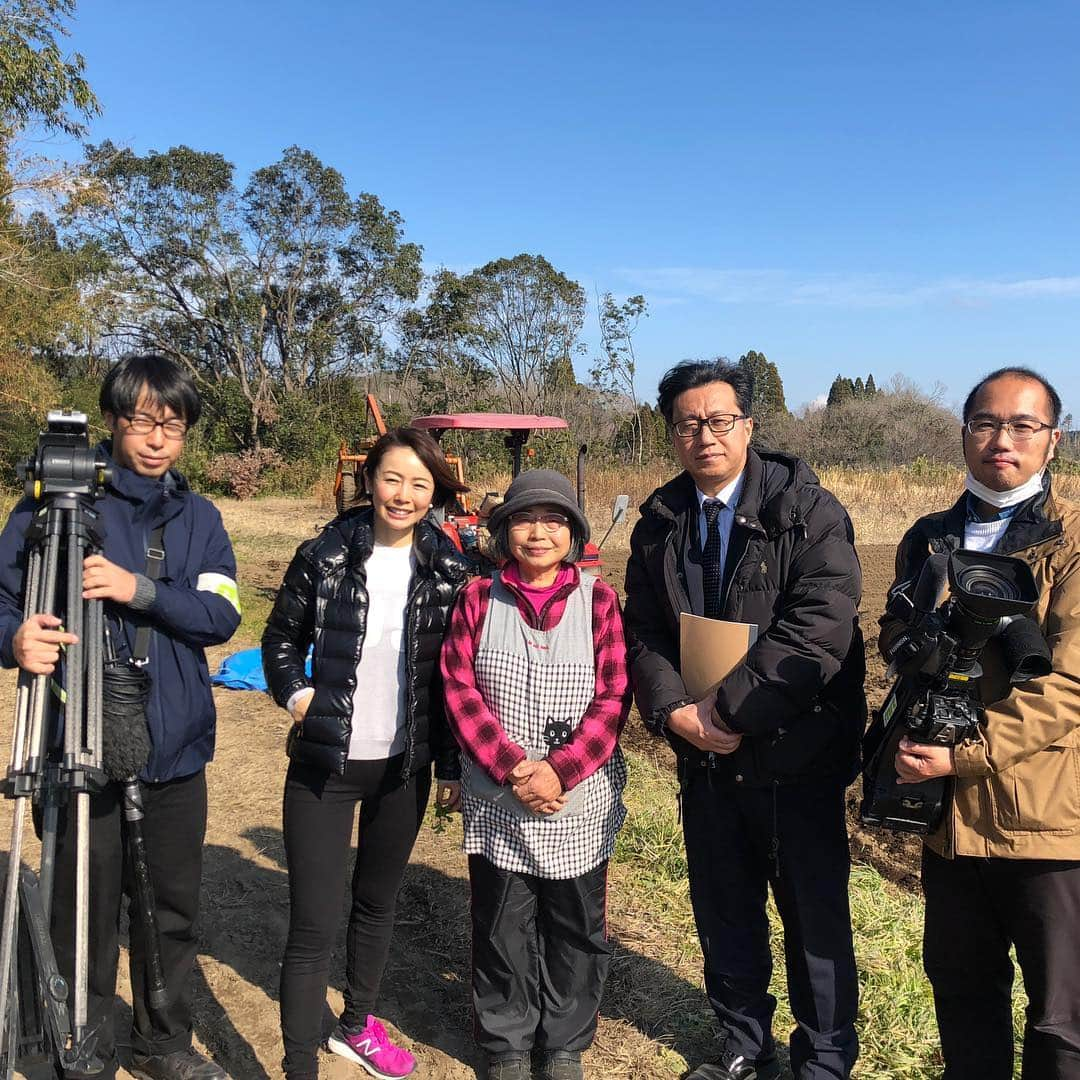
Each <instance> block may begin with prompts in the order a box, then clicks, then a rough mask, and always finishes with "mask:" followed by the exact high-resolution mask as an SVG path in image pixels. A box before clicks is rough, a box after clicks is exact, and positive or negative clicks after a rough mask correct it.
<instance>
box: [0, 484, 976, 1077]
mask: <svg viewBox="0 0 1080 1080" xmlns="http://www.w3.org/2000/svg"><path fill="white" fill-rule="evenodd" d="M661 479H663V477H662V476H661V475H659V473H657V472H655V471H650V470H642V471H640V472H630V471H624V472H621V473H604V472H600V473H598V474H596V475H593V476H591V477H590V485H589V490H588V500H589V513H590V518H591V520H592V521H593V525H594V530H596V532H597V536H601V535H603V532H604V530H605V529H606V527H607V523H608V515H607V508H608V507H609V506H610V504H611V501H612V500H613V498H614V496H615V495H616V494H617V493H619V492H620V491H626V493H627V494H629V495H630V496H631V505H632V507H635V508H636V506H637V504H638V503H639V502H641V501H642V500H643V499H644V498H645V496H646V495H647V494H648V492H649V491H650V490H651V489H652V487H653V486H655V484H656V483H657V482H658V481H660V480H661ZM823 479H824V481H825V483H826V484H827V486H829V487H830V488H831V489H832V490H834V491H835V492H836V494H837V495H838V496H840V498H841V499H842V501H844V502H845V503H846V504H847V505H848V506H849V508H850V509H851V510H852V516H853V518H854V520H855V523H856V529H857V532H858V535H859V543H860V556H861V558H862V561H863V565H864V575H865V590H866V592H865V597H864V602H863V612H864V625H865V628H866V632H867V637H868V647H869V650H870V653H871V656H873V655H874V653H873V644H874V639H875V629H876V617H877V614H878V613H879V612H880V610H881V606H882V602H883V599H884V592H885V589H886V588H887V586H888V584H889V581H890V579H891V560H892V552H893V549H894V546H895V543H896V540H897V539H898V538H899V535H900V534H901V532H902V530H903V528H905V527H906V525H907V524H909V523H910V521H911V520H912V519H913V518H914V517H915V516H917V514H918V513H919V512H921V511H923V510H925V509H926V508H928V507H937V506H944V505H947V504H948V503H950V502H951V501H953V499H955V497H956V495H957V493H958V491H959V488H960V477H959V474H950V475H949V476H948V477H941V476H938V477H935V478H934V482H932V483H931V482H927V483H925V484H924V483H920V482H917V481H918V480H919V479H920V478H918V477H911V476H906V475H902V474H886V475H881V476H870V477H867V476H858V475H845V474H843V473H839V472H835V473H834V472H830V473H828V474H827V475H826V476H825V477H824V478H823ZM500 484H505V478H498V477H492V478H490V479H489V480H487V481H486V482H481V483H478V484H476V485H475V486H476V488H477V489H478V490H485V489H487V488H489V487H490V488H492V489H495V488H496V487H497V486H499V485H500ZM218 505H219V506H220V508H221V511H222V514H223V516H224V519H225V523H226V526H227V528H228V529H229V531H230V533H231V535H232V537H233V541H234V545H235V548H236V552H237V557H238V561H239V565H240V574H241V582H242V599H243V603H244V609H245V618H244V622H243V624H242V626H241V629H240V632H239V634H238V635H237V638H236V640H235V641H234V642H232V643H231V644H230V646H228V647H223V648H219V649H215V650H213V652H212V655H211V666H212V668H213V667H216V665H217V663H218V662H220V660H221V659H222V658H223V657H224V656H225V655H227V654H228V653H229V652H230V651H232V650H233V649H235V648H240V647H244V646H250V645H254V644H256V643H257V641H258V638H259V634H260V632H261V628H262V624H263V622H264V620H265V617H266V614H267V611H268V610H269V605H270V604H271V602H272V598H273V595H274V590H275V589H276V587H277V585H278V583H279V582H280V579H281V576H282V573H283V571H284V568H285V566H286V565H287V562H288V559H289V558H290V556H291V554H292V552H293V550H294V548H295V547H296V545H297V543H299V542H300V541H301V540H303V539H305V538H306V537H309V536H312V535H314V533H315V531H316V530H317V529H318V528H319V527H320V526H321V525H322V524H323V523H324V522H326V521H327V520H328V519H329V517H330V516H331V508H330V500H329V498H328V488H324V489H323V490H322V491H321V492H317V493H316V494H315V495H314V496H313V497H311V498H307V499H286V498H274V499H265V500H258V501H253V502H244V503H241V502H236V501H233V500H221V501H219V503H218ZM635 517H636V509H635V510H634V511H633V513H632V514H631V520H630V521H629V522H627V523H626V524H623V525H620V526H617V527H616V529H615V530H614V531H613V533H612V536H611V539H610V540H609V542H608V545H607V547H606V548H605V551H604V557H605V562H606V564H607V573H608V576H609V579H610V580H611V581H612V583H613V584H614V585H615V586H616V587H617V588H620V589H621V587H622V584H623V580H622V578H623V570H624V567H625V560H626V554H627V545H628V539H629V534H630V528H631V527H632V524H633V520H634V518H635ZM13 686H14V680H13V678H12V677H11V675H10V673H5V675H4V676H3V679H2V682H0V738H5V739H6V735H5V734H4V732H6V730H7V725H8V723H9V722H10V715H11V706H12V700H13ZM884 687H885V682H884V673H883V672H882V671H881V668H880V665H877V664H874V665H873V667H872V673H871V677H870V686H869V690H870V693H871V696H872V697H880V695H881V694H882V693H883V691H884ZM216 697H217V703H218V710H219V723H218V750H217V757H216V759H215V761H214V763H213V764H212V765H211V766H210V768H209V770H208V777H209V783H210V799H211V803H210V827H209V832H208V835H207V841H206V864H205V878H204V914H203V918H202V928H201V953H200V959H199V964H198V971H197V975H196V979H195V1001H196V1038H197V1041H198V1042H199V1043H200V1044H201V1045H202V1046H203V1047H204V1048H206V1050H207V1051H208V1052H209V1053H211V1054H212V1055H213V1056H214V1057H215V1058H216V1059H217V1060H218V1061H220V1062H221V1064H222V1065H223V1066H224V1067H225V1068H226V1069H227V1070H228V1072H229V1074H230V1075H231V1076H232V1077H234V1078H236V1080H265V1078H278V1077H280V1076H281V1071H280V1067H279V1062H280V1057H281V1043H280V1036H279V1031H278V1017H277V981H278V971H279V966H278V963H279V959H280V955H281V949H282V944H283V941H284V935H285V929H286V925H287V915H288V911H287V908H288V902H287V891H286V877H285V871H284V856H283V850H282V841H281V822H280V802H281V790H282V782H283V777H284V772H285V764H286V761H285V755H284V752H283V746H284V738H285V734H286V731H287V728H288V722H287V718H286V716H285V714H284V713H283V712H282V711H281V710H279V709H277V708H276V707H274V705H273V704H272V703H271V702H270V701H269V700H268V699H267V698H266V697H265V696H264V695H261V694H257V693H252V692H231V691H217V693H216ZM626 744H627V747H628V756H629V759H630V767H631V785H630V789H629V791H628V802H629V804H630V808H631V814H630V817H629V820H628V824H627V826H626V828H625V829H624V831H623V834H622V836H621V838H620V844H619V848H618V852H617V854H616V857H615V859H614V860H613V864H612V869H611V879H610V880H611V887H610V903H609V923H610V929H611V933H612V936H613V938H614V940H615V943H616V953H615V960H614V964H613V967H612V975H611V979H610V982H609V984H608V987H607V993H606V996H605V1001H604V1006H603V1009H602V1015H601V1022H600V1029H599V1034H598V1038H597V1041H596V1045H595V1046H594V1048H593V1049H592V1050H591V1051H590V1053H589V1055H588V1058H587V1065H588V1069H589V1072H590V1075H592V1076H595V1077H610V1078H612V1080H621V1078H636V1080H645V1078H650V1077H676V1076H678V1075H679V1074H680V1073H681V1072H682V1071H683V1070H685V1068H686V1066H687V1063H691V1062H695V1061H697V1060H700V1058H701V1057H702V1056H704V1055H707V1054H708V1053H709V1052H710V1050H711V1042H712V1031H713V1025H712V1021H711V1016H710V1010H709V1008H708V1005H707V1002H706V1000H705V997H704V994H703V991H702V988H701V972H700V955H699V952H698V946H697V940H696V937H695V934H694V928H693V920H692V916H691V914H690V907H689V900H688V894H687V887H686V879H685V861H684V854H683V851H682V840H681V833H680V829H679V826H678V821H677V816H676V807H675V800H674V781H673V777H672V774H671V769H670V760H669V756H668V754H667V752H666V750H663V749H660V748H658V747H657V746H656V744H655V743H653V742H651V741H650V740H648V739H646V738H645V737H643V736H642V734H641V730H640V725H639V722H638V720H637V718H636V716H635V717H632V718H631V722H630V725H629V727H628V731H627V738H626ZM853 797H854V796H853ZM0 814H2V815H3V819H2V820H0V844H2V845H3V846H4V847H5V848H6V846H7V836H8V826H7V805H6V804H5V806H3V807H0ZM915 850H916V849H915V847H914V845H912V844H910V843H899V844H897V843H895V842H893V841H891V839H890V838H887V837H886V838H883V837H881V836H880V835H878V836H874V835H867V834H866V833H864V832H863V831H862V830H859V829H854V830H853V852H854V853H855V856H856V859H857V866H856V868H855V873H854V876H853V882H852V899H853V909H854V918H855V922H856V936H857V949H858V954H859V962H860V969H861V978H862V1002H863V1005H862V1016H861V1038H862V1043H863V1057H862V1060H861V1062H860V1065H859V1067H858V1071H857V1073H856V1075H857V1076H858V1077H860V1078H862V1080H878V1078H881V1080H884V1078H896V1080H908V1078H910V1080H922V1078H927V1080H929V1078H930V1077H932V1076H934V1075H937V1073H938V1071H939V1070H938V1068H937V1061H936V1049H935V1039H934V1035H935V1032H934V1025H933V1014H932V1006H931V1004H930V1001H929V995H928V993H927V990H926V986H925V981H924V979H923V977H922V974H921V970H920V966H919V960H918V950H919V935H920V930H921V917H920V911H919V899H918V896H917V892H916V891H913V889H912V885H913V882H914V878H913V875H912V866H913V856H914V853H915ZM897 883H899V884H897ZM342 904H343V908H342V911H343V915H344V911H345V908H344V904H345V897H344V896H343V897H342ZM468 938H469V924H468V895H467V882H466V874H465V863H464V858H463V856H462V855H461V853H460V824H459V823H458V822H457V821H456V820H450V821H444V820H438V821H437V820H435V818H434V817H433V816H431V817H429V820H428V823H427V825H426V826H425V828H424V829H423V830H422V831H421V834H420V838H419V841H418V843H417V846H416V849H415V852H414V856H413V860H412V864H411V866H410V868H409V871H408V873H407V875H406V878H405V881H404V885H403V888H402V892H401V897H400V902H399V909H398V917H397V930H396V934H395V944H394V949H393V953H392V956H391V960H390V964H389V967H388V970H387V973H386V978H385V981H384V990H383V995H382V999H381V1001H380V1005H379V1011H380V1013H381V1014H382V1015H383V1016H385V1017H386V1018H388V1020H389V1021H390V1022H391V1026H392V1027H393V1028H395V1029H396V1031H397V1033H398V1034H399V1035H400V1037H401V1038H402V1039H403V1041H404V1042H405V1043H406V1044H407V1045H408V1046H409V1047H410V1048H412V1049H413V1050H414V1052H415V1053H416V1054H417V1057H418V1059H419V1062H420V1066H419V1070H418V1074H417V1075H420V1076H425V1077H431V1078H433V1080H457V1078H465V1077H471V1076H473V1075H475V1072H474V1070H475V1068H476V1067H477V1066H478V1065H479V1060H478V1058H477V1056H476V1055H475V1054H474V1051H473V1048H472V1044H471V1037H470V1015H469V995H468V957H469V940H468ZM338 944H339V947H338V951H337V954H336V958H335V968H334V973H333V976H332V984H331V988H330V992H329V995H328V1008H327V1022H328V1023H329V1020H330V1017H331V1010H333V1009H337V1008H339V1007H340V1004H341V987H342V971H341V964H342V962H343V956H344V948H343V935H342V939H341V940H339V943H338ZM775 944H776V947H777V950H778V951H777V958H778V960H779V958H780V957H781V955H782V954H781V953H780V952H779V942H778V941H777V942H776V943H775ZM782 970H783V967H782V962H780V963H778V966H777V972H778V983H779V987H778V996H779V997H780V1007H779V1010H778V1015H777V1029H776V1030H777V1034H778V1036H780V1038H781V1039H783V1036H784V1034H785V1033H786V1031H787V1030H789V1026H790V1023H791V1019H790V1014H789V1012H788V1010H787V1005H786V1000H785V996H784V992H783V979H782ZM122 992H126V991H125V990H124V988H123V987H122ZM122 1011H123V1013H124V1015H123V1016H122V1017H121V1019H120V1023H121V1025H123V1024H125V1023H128V1022H129V1017H130V1011H129V1010H127V1008H126V1006H124V1007H123V1008H122ZM125 1075H126V1074H125ZM322 1075H323V1076H324V1077H328V1078H332V1080H346V1078H347V1077H352V1078H356V1077H358V1076H359V1075H360V1073H359V1072H358V1071H357V1070H356V1068H355V1067H353V1066H350V1065H348V1064H347V1063H345V1062H343V1061H341V1060H340V1059H337V1058H334V1057H332V1056H330V1055H324V1057H323V1072H322Z"/></svg>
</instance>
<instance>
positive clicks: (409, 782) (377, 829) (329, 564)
mask: <svg viewBox="0 0 1080 1080" xmlns="http://www.w3.org/2000/svg"><path fill="white" fill-rule="evenodd" d="M364 475H365V479H366V481H367V488H368V490H369V491H370V492H371V497H372V505H371V506H370V507H365V508H363V509H359V510H353V511H349V512H347V513H345V514H343V515H341V516H340V517H338V518H337V519H335V520H334V521H333V522H331V523H330V525H328V526H327V527H326V529H325V530H324V531H323V532H322V534H321V535H319V536H318V537H316V538H315V539H314V540H309V541H307V542H306V543H304V544H301V545H300V547H299V548H298V549H297V552H296V555H295V556H294V557H293V560H292V563H291V564H290V566H289V569H288V570H287V571H286V574H285V580H284V581H283V582H282V585H281V589H280V591H279V592H278V596H277V600H276V602H275V604H274V610H273V612H272V613H271V615H270V619H269V621H268V622H267V625H266V631H265V632H264V634H263V640H262V649H263V666H264V668H265V670H266V678H267V683H268V684H269V687H270V692H271V693H272V694H273V697H274V700H275V701H277V703H278V704H279V705H281V706H282V707H283V708H286V709H288V710H289V712H290V714H291V715H292V717H293V721H294V726H293V730H292V732H291V733H290V737H289V743H288V747H289V757H290V763H289V771H288V775H287V776H286V780H285V803H284V833H285V855H286V859H287V862H288V868H289V899H290V918H289V938H288V942H287V944H286V946H285V957H284V961H283V963H282V970H281V1030H282V1037H283V1039H284V1042H285V1060H284V1062H283V1065H282V1067H283V1069H284V1070H285V1075H286V1077H287V1078H289V1080H317V1077H318V1060H317V1056H316V1055H317V1050H318V1045H319V1041H320V1024H321V1019H322V1012H323V1008H324V1004H325V1001H326V985H327V979H328V974H329V966H330V952H331V949H332V947H333V943H334V940H335V938H336V936H337V930H338V925H339V923H338V920H339V917H340V910H341V908H340V903H341V889H342V886H343V884H344V878H345V869H346V853H347V851H348V848H349V843H350V839H351V837H352V830H353V824H354V820H355V817H356V807H357V804H359V805H360V828H359V835H358V839H357V848H356V863H355V867H354V870H353V877H352V895H353V903H352V909H351V911H350V914H349V928H348V936H347V950H346V969H345V974H346V992H345V1011H344V1013H343V1014H342V1016H341V1020H340V1023H339V1025H338V1027H337V1028H336V1029H335V1031H334V1033H333V1034H332V1035H331V1036H330V1040H329V1045H330V1049H331V1050H333V1051H334V1052H335V1053H337V1054H340V1055H341V1056H342V1057H345V1058H347V1059H348V1060H350V1061H353V1062H355V1063H357V1064H360V1065H362V1066H363V1067H364V1068H366V1069H367V1070H368V1071H369V1072H374V1074H375V1075H377V1076H383V1077H400V1076H406V1075H408V1074H409V1073H410V1072H412V1070H413V1068H414V1067H415V1061H414V1059H413V1057H412V1055H411V1054H410V1053H408V1051H406V1050H403V1049H401V1048H399V1047H397V1046H394V1045H393V1043H391V1042H390V1040H389V1038H388V1037H387V1034H386V1031H385V1029H384V1028H383V1026H382V1024H380V1023H379V1021H378V1020H376V1019H375V1017H374V1016H372V1015H370V1013H371V1010H372V1009H373V1008H374V1006H375V999H376V996H377V995H378V990H379V983H380V981H381V979H382V972H383V968H384V966H385V963H386V957H387V954H388V952H389V948H390V936H391V933H392V930H393V919H394V903H395V899H396V896H397V891H398V887H399V885H400V883H401V875H402V873H403V872H404V870H405V866H406V864H407V863H408V861H409V854H410V852H411V851H412V846H413V843H414V841H415V839H416V834H417V831H418V830H419V828H420V822H421V820H422V818H423V815H424V810H425V808H426V806H427V800H428V794H429V791H430V788H431V763H432V761H434V762H435V771H436V775H437V777H438V780H439V783H438V791H437V793H436V800H437V802H438V803H439V805H441V806H443V807H444V808H446V809H453V808H454V807H456V805H457V803H458V800H459V797H460V790H459V786H458V777H459V775H460V774H459V766H458V757H457V746H456V744H455V742H454V739H453V736H452V735H451V734H450V731H449V729H448V727H447V725H446V720H445V718H444V715H443V701H442V680H441V677H440V671H439V653H440V649H441V646H442V639H443V636H444V634H445V631H446V626H447V623H448V622H449V618H450V611H451V608H452V607H453V604H454V600H455V598H456V596H457V593H458V590H459V589H460V588H461V586H462V585H463V584H464V583H465V581H466V579H467V577H468V574H469V563H468V561H467V560H466V559H464V558H463V557H462V556H461V555H460V554H458V552H457V551H456V549H455V548H454V546H453V544H452V543H451V542H450V540H449V539H448V538H447V536H446V535H445V534H444V533H443V532H442V530H441V529H440V528H439V527H438V524H437V523H436V522H435V521H434V520H433V519H432V518H431V517H429V516H428V511H429V509H431V508H432V507H440V506H444V505H445V504H446V503H447V502H449V501H450V500H451V499H452V498H453V497H454V495H455V494H457V493H458V492H460V491H462V490H464V488H463V485H462V484H460V483H459V481H458V480H457V478H456V477H455V476H454V475H453V473H452V472H451V471H450V469H449V468H448V466H447V464H446V461H445V459H444V458H443V456H442V452H441V450H440V449H439V446H438V444H437V443H436V442H435V441H434V440H433V439H432V438H431V437H430V436H429V435H427V434H426V433H425V432H423V431H419V430H417V429H416V428H397V429H395V430H393V431H391V432H389V433H387V434H386V435H384V436H383V437H382V438H381V439H379V441H378V442H377V443H376V444H375V446H374V447H372V449H371V451H370V452H369V453H368V457H367V461H366V463H365V465H364ZM309 645H313V646H314V653H313V658H312V675H311V677H308V676H307V675H306V674H305V671H304V656H305V654H306V653H307V649H308V646H309Z"/></svg>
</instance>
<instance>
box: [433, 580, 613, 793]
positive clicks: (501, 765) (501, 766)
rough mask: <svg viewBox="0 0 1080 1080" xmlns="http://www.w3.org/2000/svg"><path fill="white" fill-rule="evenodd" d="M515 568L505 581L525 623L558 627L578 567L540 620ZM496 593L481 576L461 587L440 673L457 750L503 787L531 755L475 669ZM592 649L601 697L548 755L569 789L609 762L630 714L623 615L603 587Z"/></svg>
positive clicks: (597, 596) (596, 595)
mask: <svg viewBox="0 0 1080 1080" xmlns="http://www.w3.org/2000/svg"><path fill="white" fill-rule="evenodd" d="M516 569H517V568H516V567H514V566H508V567H507V568H506V570H504V572H503V579H502V580H503V584H504V585H505V586H506V587H507V588H508V589H509V590H510V592H511V593H513V595H514V598H515V600H516V601H517V608H518V611H519V612H520V614H521V616H522V618H524V619H525V620H526V621H527V622H528V623H529V625H530V626H533V627H535V628H536V629H537V630H550V629H551V628H552V627H553V626H557V625H558V623H559V620H560V619H561V618H562V615H563V612H564V611H565V610H566V600H567V597H569V596H570V594H571V593H572V592H573V591H574V590H575V589H576V588H577V586H578V582H579V581H580V577H579V571H578V569H577V567H572V568H571V569H572V571H573V573H572V575H571V577H570V580H569V581H568V582H567V583H566V584H565V585H564V586H563V587H562V588H560V589H558V590H556V592H555V593H554V594H553V595H552V596H551V597H550V598H549V599H548V600H547V602H546V603H545V604H544V607H543V609H542V610H541V611H540V613H539V614H537V613H536V612H534V611H533V608H532V605H531V604H530V603H529V602H528V600H527V599H526V598H525V597H524V596H523V595H522V593H521V592H520V590H519V589H518V588H516V585H515V579H516V578H517V574H516ZM490 595H491V580H490V579H489V578H476V579H475V580H473V581H470V582H469V584H468V585H466V586H465V588H464V589H462V591H461V595H460V596H459V597H458V603H457V607H456V608H455V609H454V613H453V615H452V616H451V619H450V630H449V632H448V634H447V636H446V641H445V642H444V644H443V652H442V672H443V684H444V689H445V693H446V716H447V719H448V720H449V722H450V728H451V730H452V731H453V732H454V735H455V736H456V737H457V741H458V745H459V746H460V747H461V748H462V750H463V751H464V752H465V753H467V754H468V755H469V756H470V757H471V758H472V759H473V761H475V762H476V763H477V764H478V765H479V766H480V767H481V768H482V769H484V771H485V772H487V773H488V774H489V775H490V776H491V778H492V779H493V780H494V781H495V782H496V783H499V784H505V783H506V779H507V777H508V776H509V774H510V771H511V770H512V769H513V768H514V766H515V765H517V763H518V762H519V761H522V760H524V758H525V751H524V750H523V749H522V748H521V747H520V746H518V745H517V743H514V742H512V741H511V740H510V738H509V736H508V735H507V734H506V732H505V730H504V729H503V726H502V724H501V723H500V722H499V718H498V717H497V716H495V714H494V713H492V712H491V710H490V709H489V708H488V707H487V705H486V704H485V702H484V699H483V697H482V696H481V694H480V691H479V690H478V689H477V687H476V673H475V671H474V669H473V659H474V657H475V656H476V649H477V646H478V645H479V643H480V634H481V632H482V631H483V628H484V617H485V615H486V614H487V606H488V600H489V598H490ZM593 648H594V655H595V657H596V694H595V695H594V697H593V699H592V703H591V704H590V705H589V707H588V709H586V710H585V715H584V716H583V717H582V718H581V723H580V724H578V726H577V727H576V728H575V729H574V733H573V735H571V736H570V740H569V741H568V742H567V743H566V744H565V745H564V746H559V747H556V748H555V749H554V750H552V751H551V753H550V754H549V755H548V757H547V761H548V764H549V765H550V766H551V767H552V769H553V770H554V771H555V775H556V776H558V778H559V780H560V782H561V783H562V786H563V790H564V791H568V790H569V789H570V788H572V787H574V786H575V785H576V784H580V783H581V781H582V780H584V779H586V778H587V777H589V776H591V775H592V774H593V773H594V772H596V770H597V769H599V768H600V766H601V765H603V764H604V762H606V761H607V760H608V758H610V757H611V755H612V754H613V753H614V751H615V745H616V743H617V742H618V740H619V733H620V732H621V731H622V728H623V724H625V723H626V717H627V715H628V713H629V712H630V700H631V693H630V678H629V674H628V668H627V663H626V639H625V638H624V637H623V625H622V612H621V611H620V610H619V598H618V596H617V595H616V593H615V590H614V589H612V588H611V586H610V585H607V584H605V583H604V582H603V581H597V582H596V584H595V586H594V587H593Z"/></svg>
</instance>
